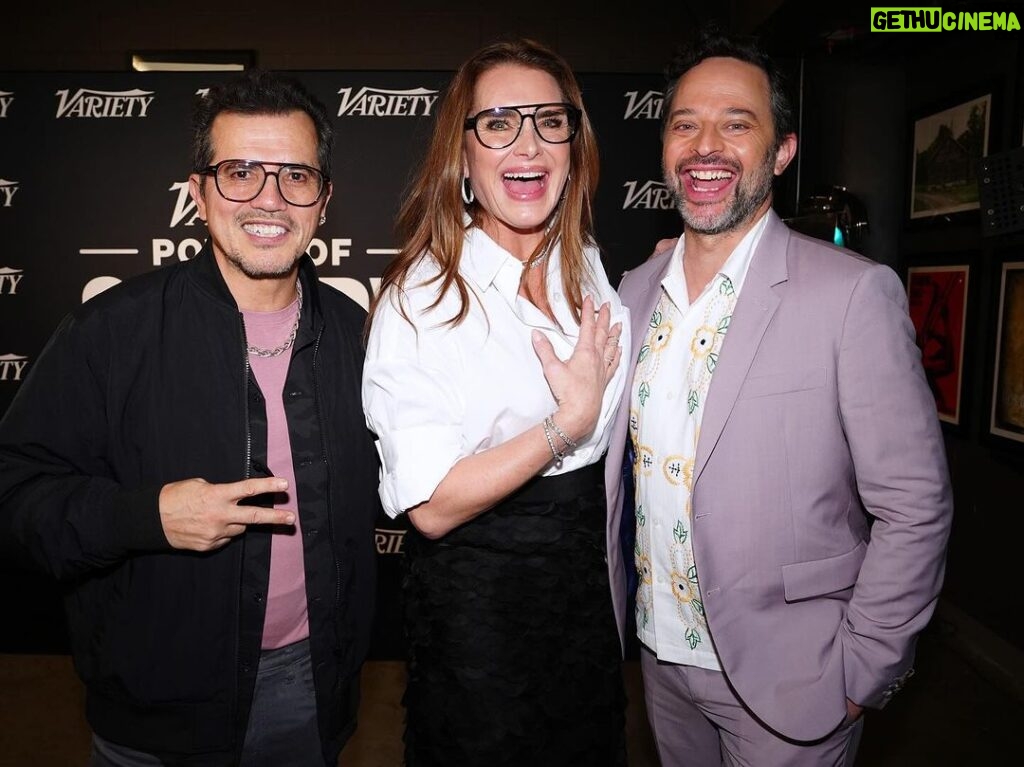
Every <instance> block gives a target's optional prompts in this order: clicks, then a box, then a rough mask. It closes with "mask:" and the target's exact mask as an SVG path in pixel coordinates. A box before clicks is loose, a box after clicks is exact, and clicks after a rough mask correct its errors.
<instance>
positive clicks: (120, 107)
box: [55, 88, 156, 120]
mask: <svg viewBox="0 0 1024 767" xmlns="http://www.w3.org/2000/svg"><path fill="white" fill-rule="evenodd" d="M69 94H71V91H70V90H68V89H66V88H65V89H64V90H60V91H57V93H56V94H55V95H57V96H60V101H59V102H58V104H57V119H58V120H59V119H61V118H62V117H145V116H146V111H147V110H148V109H149V105H150V104H152V103H153V100H154V99H155V98H156V96H154V95H153V91H140V90H138V89H137V88H136V89H135V90H131V91H91V90H88V89H87V88H79V89H78V90H77V91H75V92H74V94H73V95H69Z"/></svg>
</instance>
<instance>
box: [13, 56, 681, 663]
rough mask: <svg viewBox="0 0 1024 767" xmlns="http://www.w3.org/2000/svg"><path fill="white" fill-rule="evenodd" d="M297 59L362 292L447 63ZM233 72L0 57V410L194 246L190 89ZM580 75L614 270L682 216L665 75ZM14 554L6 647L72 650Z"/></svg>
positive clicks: (392, 652) (390, 573)
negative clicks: (107, 297)
mask: <svg viewBox="0 0 1024 767" xmlns="http://www.w3.org/2000/svg"><path fill="white" fill-rule="evenodd" d="M289 74H292V75H295V76H296V77H298V78H299V79H300V80H302V81H303V82H304V83H305V84H306V85H307V86H308V87H309V88H310V89H311V90H312V91H313V92H314V93H315V94H316V95H317V96H318V97H319V98H320V99H321V100H322V101H323V102H324V103H325V104H326V105H327V107H328V110H329V113H330V114H331V115H332V116H333V120H334V127H335V131H336V142H335V149H334V158H333V181H334V196H333V198H332V199H331V202H330V205H329V206H328V209H327V223H326V224H325V225H324V226H322V227H320V229H319V231H318V232H317V236H316V238H315V239H314V240H313V242H312V244H311V246H310V249H309V253H310V255H311V256H312V258H313V260H314V261H315V262H316V264H317V266H318V268H319V272H320V278H321V279H322V280H323V281H324V282H326V283H329V284H331V285H333V286H335V287H337V288H338V289H340V290H342V291H343V292H345V293H346V294H348V295H349V296H351V297H352V298H354V299H355V300H356V301H357V302H359V303H360V304H362V305H363V306H364V307H365V306H367V304H368V301H369V299H370V297H371V296H372V295H373V293H374V291H375V290H376V289H377V287H378V285H379V281H380V274H381V272H382V270H383V268H384V265H385V264H386V263H387V261H388V259H389V258H390V257H391V256H392V254H393V253H394V248H395V245H396V243H395V241H394V239H393V235H392V222H393V219H394V216H395V214H396V212H397V210H398V205H399V200H400V197H401V194H402V192H403V190H404V189H405V187H406V185H407V183H408V181H409V178H410V174H411V172H412V169H413V167H414V165H415V163H416V161H417V160H418V159H419V157H420V156H421V154H422V152H423V150H424V148H425V146H426V142H427V138H428V136H429V134H430V130H431V128H432V125H433V116H434V112H435V106H436V104H437V100H438V98H439V95H440V92H441V90H442V89H443V87H444V86H445V84H446V83H447V81H448V79H449V77H450V76H451V73H450V72H323V71H318V72H290V73H289ZM226 77H230V75H226V74H220V73H173V74H172V73H92V74H90V73H63V74H62V73H45V74H44V73H38V74H37V73H0V414H2V413H3V412H4V411H5V410H6V409H7V406H8V405H9V403H10V401H11V399H12V398H13V397H14V395H15V393H16V392H17V390H18V386H19V384H20V382H21V381H22V380H24V378H25V376H26V374H27V373H28V371H29V370H30V369H31V367H32V362H33V360H34V359H35V358H36V357H37V356H38V354H39V352H40V350H41V349H42V348H43V346H44V344H45V343H46V340H47V338H48V337H49V335H50V334H51V333H52V331H53V330H54V328H55V327H56V326H57V323H58V322H59V321H60V319H61V317H63V315H64V314H65V313H67V312H68V311H69V310H71V309H73V308H74V307H75V306H76V305H78V304H80V303H81V302H83V301H86V300H88V299H89V298H90V297H91V296H93V295H95V294H96V293H98V292H100V291H102V290H104V289H105V288H107V287H110V286H111V285H113V284H115V283H117V282H118V281H121V280H124V279H127V278H129V277H132V276H134V275H137V274H140V273H142V272H145V271H148V270H150V269H156V268H159V267H161V266H164V265H167V264H170V263H173V262H175V261H179V260H184V259H188V258H190V257H191V256H192V255H194V254H195V253H196V252H197V251H198V249H199V248H200V245H201V243H202V240H203V239H204V237H205V234H206V232H205V228H204V227H203V224H202V222H201V221H199V220H198V218H197V213H196V208H195V205H194V204H193V203H192V201H191V199H190V197H189V194H188V174H189V170H190V134H189V121H190V116H191V105H192V101H193V98H194V96H195V94H196V93H197V92H201V91H202V90H203V89H205V88H208V87H209V86H210V85H211V84H213V83H215V82H217V81H219V80H222V79H225V78H226ZM579 79H580V82H581V85H582V87H583V92H584V99H585V102H586V106H587V109H588V111H589V112H590V116H591V120H592V121H593V123H594V125H595V128H596V131H597V135H598V140H599V144H600V149H601V160H602V162H601V184H600V189H599V194H598V198H597V201H596V206H595V217H596V220H597V226H598V237H599V240H600V243H601V245H602V248H603V250H604V262H605V267H606V268H607V270H608V274H609V277H610V279H611V281H612V284H613V285H617V284H618V281H619V279H620V276H621V274H622V272H623V271H624V270H625V269H628V268H630V267H632V266H634V265H636V264H637V263H639V262H640V261H642V260H643V259H644V258H646V257H647V255H648V254H649V253H650V252H651V250H652V248H653V246H654V244H655V242H657V240H658V239H659V238H661V237H664V236H670V235H674V234H675V233H677V231H678V230H679V223H678V217H677V216H676V214H675V213H674V212H673V211H672V210H671V204H670V202H669V200H668V195H667V193H666V191H665V187H664V185H663V183H662V182H661V170H660V155H661V150H660V140H659V130H658V128H659V118H660V117H661V102H662V93H661V85H662V81H661V78H660V76H658V75H656V74H652V75H633V74H630V75H625V74H623V75H614V74H612V75H609V74H599V75H580V76H579ZM69 383H71V382H69ZM0 513H3V511H2V509H0ZM404 533H405V526H404V523H403V522H401V521H391V520H388V519H387V518H384V517H382V518H381V520H380V523H379V525H378V530H377V550H378V552H379V555H380V565H381V572H380V576H381V578H380V582H381V587H380V595H379V600H378V604H379V607H378V614H377V625H376V627H375V637H374V644H373V650H372V656H373V657H375V658H377V659H390V658H399V657H401V656H402V638H401V630H400V627H399V617H398V577H399V563H398V556H399V555H400V554H401V552H402V543H403V536H404ZM3 568H4V565H3V563H0V595H2V596H3V603H4V605H5V613H6V614H7V616H8V619H7V620H5V624H6V626H7V628H6V629H5V630H4V631H2V632H0V651H8V652H11V651H29V652H54V651H55V652H60V651H63V650H64V649H65V647H66V635H65V634H64V627H63V623H62V618H61V613H60V604H59V592H58V589H57V587H56V586H55V585H54V584H51V583H49V582H48V581H46V580H44V579H42V578H40V577H39V576H34V575H30V574H27V573H20V572H10V571H7V570H4V569H3Z"/></svg>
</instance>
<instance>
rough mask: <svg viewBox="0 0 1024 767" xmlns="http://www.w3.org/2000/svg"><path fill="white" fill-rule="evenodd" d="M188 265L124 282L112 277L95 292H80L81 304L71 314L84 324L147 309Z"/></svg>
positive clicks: (180, 265) (169, 267) (152, 272)
mask: <svg viewBox="0 0 1024 767" xmlns="http://www.w3.org/2000/svg"><path fill="white" fill-rule="evenodd" d="M187 263H188V262H183V263H174V264H168V265H166V266H161V267H159V268H157V269H152V270H150V271H148V272H143V273H142V274H137V275H135V276H133V277H129V278H128V279H125V280H116V279H114V278H111V280H110V283H109V285H108V286H103V285H102V284H99V290H98V292H95V293H92V294H88V293H85V292H83V295H82V304H81V305H80V306H78V307H77V308H76V309H74V310H73V311H72V314H73V315H74V316H75V317H76V318H77V319H78V320H79V321H86V320H92V319H95V318H98V317H105V316H112V315H124V314H133V313H135V312H138V311H145V310H147V309H150V308H152V307H153V300H154V298H155V297H157V296H160V295H163V294H164V293H165V292H166V290H167V286H168V284H169V283H170V282H172V281H173V280H175V279H178V278H180V277H181V275H182V274H183V272H184V270H185V268H186V264H187ZM92 287H93V288H96V287H97V284H96V283H93V285H92ZM87 290H88V288H87Z"/></svg>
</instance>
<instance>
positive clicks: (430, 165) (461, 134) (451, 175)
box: [367, 39, 598, 328]
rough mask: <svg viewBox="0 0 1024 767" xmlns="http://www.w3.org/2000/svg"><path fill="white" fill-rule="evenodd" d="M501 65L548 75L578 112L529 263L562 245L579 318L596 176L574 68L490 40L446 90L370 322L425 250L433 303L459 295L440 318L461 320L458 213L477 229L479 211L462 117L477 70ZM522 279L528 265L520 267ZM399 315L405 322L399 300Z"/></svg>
mask: <svg viewBox="0 0 1024 767" xmlns="http://www.w3.org/2000/svg"><path fill="white" fill-rule="evenodd" d="M502 64H516V65H519V66H523V67H526V68H528V69H538V70H540V71H542V72H547V73H548V74H550V75H551V76H552V77H553V78H555V82H557V83H558V87H559V89H560V90H561V92H562V96H563V98H564V99H565V101H567V102H568V103H570V104H573V105H575V106H576V107H578V108H579V109H580V110H581V111H582V117H581V119H580V126H579V129H578V130H577V131H576V135H575V137H574V138H573V140H572V143H571V145H570V149H569V179H568V181H567V182H566V185H565V192H564V195H563V199H562V200H561V202H560V203H559V205H558V206H557V207H556V208H555V210H554V212H553V213H552V214H551V226H549V228H548V230H547V232H546V233H545V235H544V237H543V239H542V240H541V242H540V244H539V245H538V246H537V248H536V250H534V252H533V253H532V254H531V255H530V259H529V260H528V263H532V262H533V260H534V259H536V258H539V257H540V256H541V254H543V253H544V252H545V251H546V250H547V249H548V248H550V247H552V246H553V245H554V243H555V242H560V243H561V249H562V288H563V291H564V295H565V296H566V298H567V299H568V300H569V302H570V304H571V306H572V309H573V314H574V315H575V317H576V320H577V322H578V321H579V319H580V310H581V308H582V304H583V287H582V286H583V283H584V281H585V280H586V278H587V274H586V270H587V263H586V260H585V258H584V253H583V249H584V247H585V246H587V245H595V246H596V238H595V236H594V222H593V213H592V210H591V207H592V203H593V199H594V195H595V193H596V190H597V180H598V151H597V137H596V136H595V135H594V129H593V126H592V125H591V124H590V118H589V117H588V116H587V112H586V109H584V107H583V95H582V93H581V92H580V87H579V84H578V83H577V82H576V77H575V76H574V75H573V72H572V69H570V67H569V65H568V64H567V63H566V62H565V60H564V59H562V57H561V56H559V55H558V54H557V53H555V52H554V51H552V50H551V49H549V48H547V47H546V46H544V45H542V44H541V43H538V42H536V41H534V40H529V39H517V40H510V41H502V42H496V43H492V44H491V45H488V46H486V47H484V48H481V49H480V50H478V51H477V52H476V53H474V54H473V55H472V56H471V57H470V58H469V59H468V60H467V61H466V62H464V63H463V64H462V66H461V67H459V69H458V71H457V72H456V73H455V75H454V77H453V78H452V80H451V82H450V83H449V84H448V87H447V89H446V90H445V93H444V97H443V99H442V101H441V105H440V108H439V110H438V112H437V121H436V123H435V126H434V132H433V135H432V137H431V140H430V146H429V148H428V150H427V154H426V157H425V158H424V160H423V163H422V165H421V166H420V167H419V169H418V171H417V172H416V175H415V176H414V177H413V179H412V183H411V184H410V186H409V188H408V190H407V192H406V196H405V199H404V201H403V203H402V206H401V209H400V210H399V213H398V218H397V220H396V224H395V233H396V240H397V241H398V242H400V243H401V249H400V250H399V252H398V255H397V256H395V258H394V259H393V260H392V261H391V262H390V263H389V264H388V266H387V267H386V268H385V269H384V274H383V275H382V278H381V284H380V290H379V292H378V293H377V296H376V297H375V298H374V301H373V305H372V306H371V308H370V314H369V317H368V318H367V328H369V323H371V322H372V321H373V314H374V309H375V308H376V306H377V303H378V302H379V301H381V300H383V299H384V296H386V295H388V294H389V293H390V292H391V291H390V288H391V287H392V286H394V287H395V288H396V289H397V291H398V292H399V293H401V291H402V290H403V289H404V288H405V285H406V280H407V279H408V277H409V272H410V270H411V269H412V268H413V266H414V265H415V264H416V262H417V261H418V259H419V258H420V256H421V255H422V254H423V253H425V252H429V253H430V254H431V256H432V257H433V259H434V260H435V261H436V262H437V264H438V266H439V267H440V274H438V276H436V277H434V278H432V279H431V280H430V282H435V281H440V283H441V286H440V290H439V291H438V298H437V300H436V301H434V303H433V304H431V308H433V307H436V306H437V305H438V304H439V303H440V302H441V300H442V299H443V298H444V296H445V295H446V294H447V293H448V291H449V290H455V291H457V292H458V295H459V311H458V313H456V314H455V315H454V316H453V317H450V318H448V319H446V320H445V324H449V325H452V326H455V325H458V324H459V323H461V322H462V321H463V320H464V319H465V317H466V313H467V312H468V309H469V306H468V304H469V300H470V291H469V288H468V287H467V285H466V281H465V279H463V277H462V276H461V275H460V274H459V259H460V256H461V253H462V244H463V240H464V238H465V232H466V224H465V222H464V221H463V214H464V213H465V212H468V213H469V215H470V217H471V218H472V224H471V225H472V226H480V223H481V221H482V219H483V211H482V209H481V208H480V204H479V202H473V203H471V204H470V205H469V206H466V205H465V204H464V203H463V201H462V189H461V187H462V178H463V174H462V170H463V154H464V150H463V141H464V138H465V134H466V131H465V128H464V125H465V121H466V118H467V117H468V116H469V114H470V110H471V109H472V108H473V96H474V92H475V90H476V84H477V81H478V80H479V79H480V77H481V75H483V74H484V73H485V72H487V71H488V70H490V69H493V68H494V67H496V66H499V65H502ZM523 276H524V279H525V276H526V270H524V271H523ZM398 308H399V310H400V311H401V312H402V316H404V317H406V319H408V315H406V313H405V307H404V306H403V302H402V301H400V300H399V301H398Z"/></svg>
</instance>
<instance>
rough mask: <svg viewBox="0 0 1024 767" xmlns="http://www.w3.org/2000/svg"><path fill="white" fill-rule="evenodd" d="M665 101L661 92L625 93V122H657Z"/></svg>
mask: <svg viewBox="0 0 1024 767" xmlns="http://www.w3.org/2000/svg"><path fill="white" fill-rule="evenodd" d="M664 100H665V96H664V94H662V92H661V91H647V93H644V94H641V93H640V91H626V114H625V115H624V116H623V119H626V120H659V119H661V105H662V102H663V101H664Z"/></svg>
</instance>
